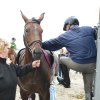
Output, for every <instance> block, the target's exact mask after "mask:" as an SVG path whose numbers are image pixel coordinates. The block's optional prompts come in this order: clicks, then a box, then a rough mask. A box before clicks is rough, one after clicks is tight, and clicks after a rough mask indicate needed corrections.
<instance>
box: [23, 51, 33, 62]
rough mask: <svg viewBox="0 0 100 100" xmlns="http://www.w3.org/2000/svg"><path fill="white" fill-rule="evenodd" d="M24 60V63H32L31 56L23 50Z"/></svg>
mask: <svg viewBox="0 0 100 100" xmlns="http://www.w3.org/2000/svg"><path fill="white" fill-rule="evenodd" d="M24 59H25V62H26V63H29V62H30V61H32V55H31V53H30V52H29V51H28V50H25V54H24Z"/></svg>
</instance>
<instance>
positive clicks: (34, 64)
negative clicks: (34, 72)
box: [32, 60, 40, 68]
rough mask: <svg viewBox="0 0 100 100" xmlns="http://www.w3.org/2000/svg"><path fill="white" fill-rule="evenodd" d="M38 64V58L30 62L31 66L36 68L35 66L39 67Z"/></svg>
mask: <svg viewBox="0 0 100 100" xmlns="http://www.w3.org/2000/svg"><path fill="white" fill-rule="evenodd" d="M39 66H40V60H35V61H33V62H32V67H33V68H36V67H39Z"/></svg>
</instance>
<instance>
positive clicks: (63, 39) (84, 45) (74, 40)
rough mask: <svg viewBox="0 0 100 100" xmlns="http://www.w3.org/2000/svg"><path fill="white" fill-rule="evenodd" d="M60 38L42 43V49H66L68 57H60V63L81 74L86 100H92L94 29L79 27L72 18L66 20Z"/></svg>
mask: <svg viewBox="0 0 100 100" xmlns="http://www.w3.org/2000/svg"><path fill="white" fill-rule="evenodd" d="M63 30H64V31H65V32H64V33H62V34H61V35H60V36H58V37H57V38H54V39H50V40H48V41H45V42H43V43H42V47H43V48H44V49H48V50H50V51H55V50H58V49H60V48H62V47H66V49H67V50H68V52H69V56H68V57H66V56H62V57H60V63H62V64H64V65H65V66H66V67H67V68H69V69H73V70H75V71H78V72H82V75H83V81H84V90H85V98H86V100H92V97H91V92H92V82H93V75H94V73H95V69H96V57H97V48H96V44H95V40H94V34H95V32H96V31H95V28H92V27H90V26H82V27H79V21H78V19H77V18H75V17H74V16H71V17H69V18H67V19H66V21H65V23H64V27H63Z"/></svg>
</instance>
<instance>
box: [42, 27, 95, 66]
mask: <svg viewBox="0 0 100 100" xmlns="http://www.w3.org/2000/svg"><path fill="white" fill-rule="evenodd" d="M94 33H95V29H94V28H91V27H89V26H83V27H78V26H73V27H72V28H71V29H70V30H68V31H66V32H65V33H63V34H61V35H60V36H58V37H57V38H54V39H51V40H49V41H45V42H43V43H42V47H43V48H44V49H47V50H50V51H56V50H58V49H60V48H62V47H66V49H67V50H68V52H69V53H70V57H71V59H72V60H73V61H74V62H77V63H80V64H87V63H94V62H96V56H97V49H96V44H95V40H94V36H93V35H94Z"/></svg>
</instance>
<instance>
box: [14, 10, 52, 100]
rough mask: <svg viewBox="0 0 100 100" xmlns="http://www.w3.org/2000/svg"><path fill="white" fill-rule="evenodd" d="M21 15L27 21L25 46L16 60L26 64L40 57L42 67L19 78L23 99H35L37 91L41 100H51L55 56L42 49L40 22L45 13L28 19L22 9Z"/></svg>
mask: <svg viewBox="0 0 100 100" xmlns="http://www.w3.org/2000/svg"><path fill="white" fill-rule="evenodd" d="M21 15H22V19H23V20H24V22H25V26H24V34H23V41H24V45H25V48H23V49H22V50H20V51H19V52H18V54H17V57H16V58H17V59H16V62H17V64H18V65H24V64H27V63H31V62H32V61H34V60H36V59H40V67H38V68H35V69H34V70H33V71H31V72H29V73H28V74H27V75H25V76H23V77H21V78H18V84H19V87H20V94H21V98H22V100H28V98H31V99H32V100H35V93H38V94H39V99H40V100H50V92H49V88H50V76H51V73H52V70H53V67H52V64H53V62H54V57H53V56H52V53H50V52H49V51H47V50H43V49H42V32H43V30H42V28H41V26H40V23H41V21H42V20H43V18H44V13H42V14H41V15H40V17H39V18H38V19H36V18H34V17H33V18H31V19H28V18H27V17H26V16H25V15H24V14H23V13H22V11H21Z"/></svg>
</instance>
